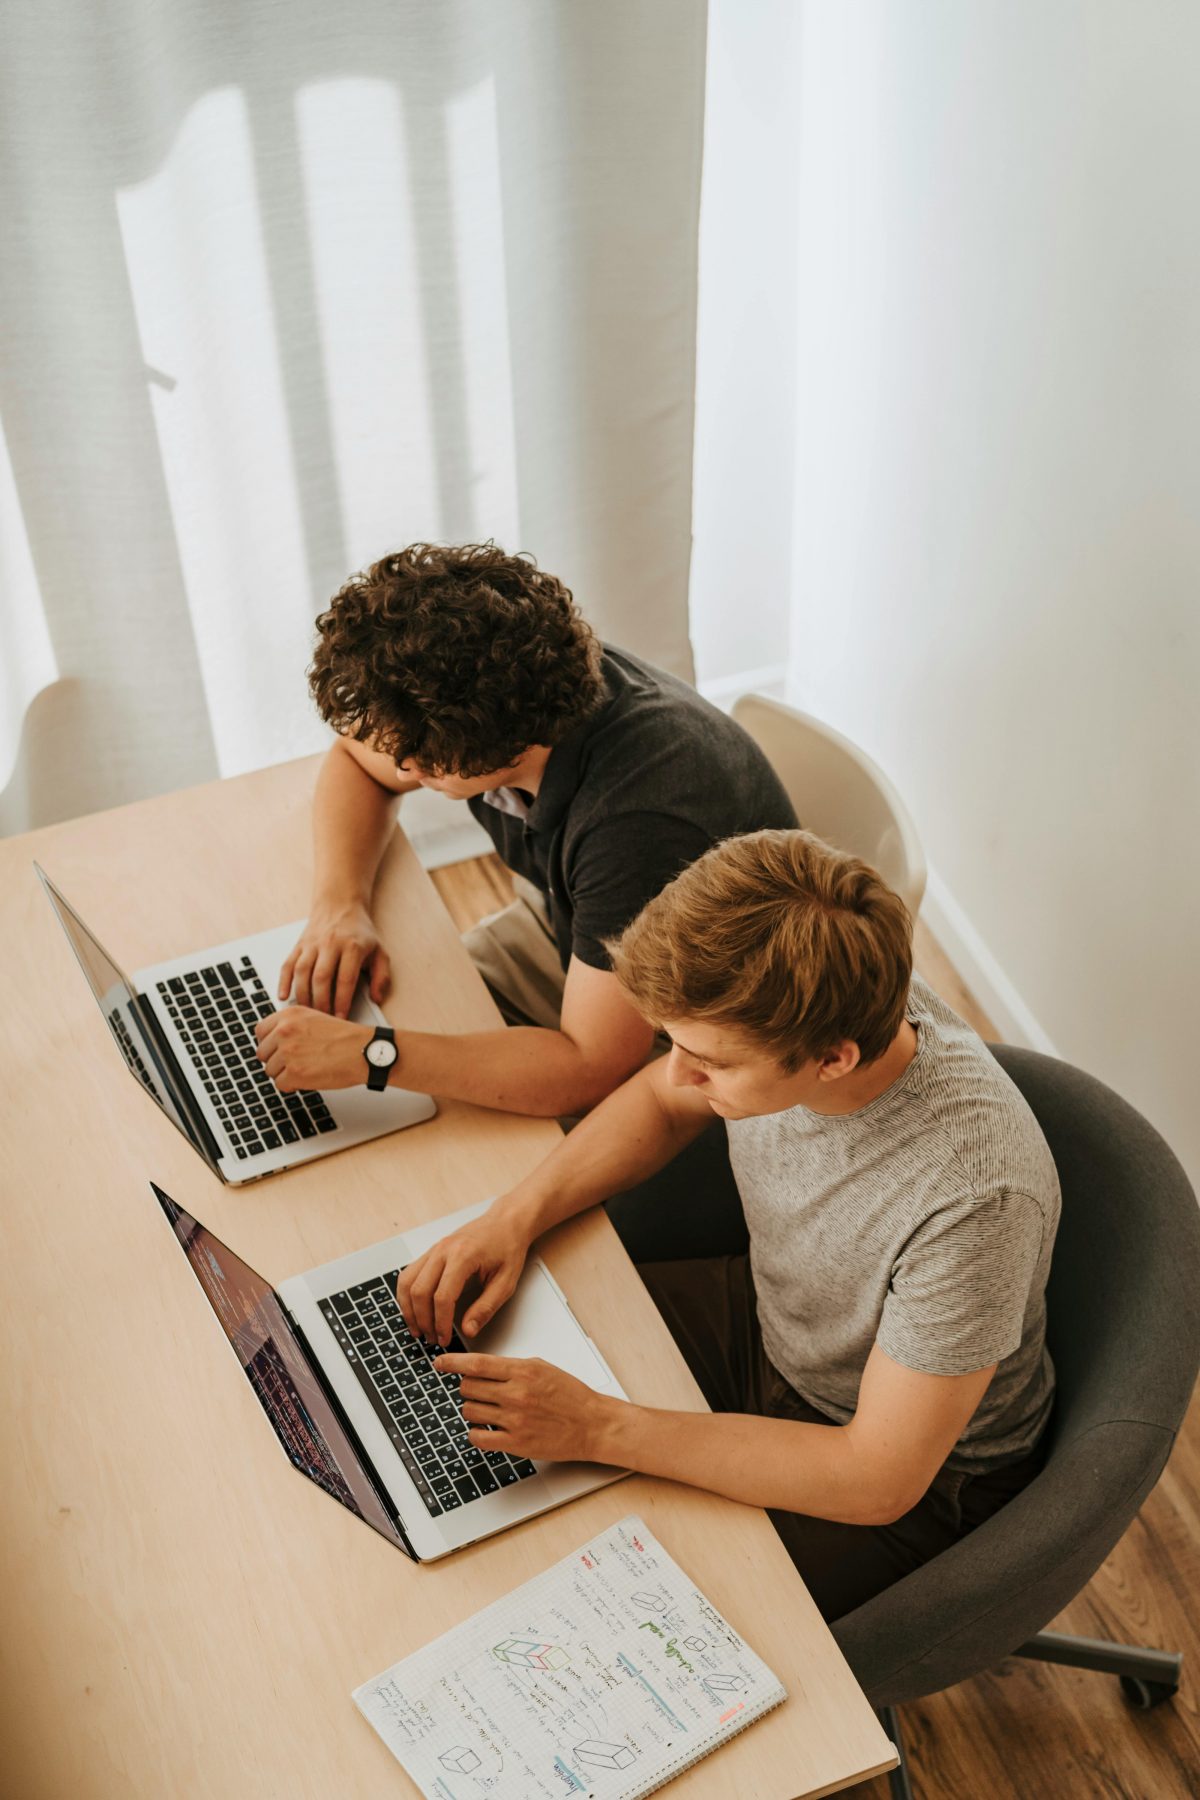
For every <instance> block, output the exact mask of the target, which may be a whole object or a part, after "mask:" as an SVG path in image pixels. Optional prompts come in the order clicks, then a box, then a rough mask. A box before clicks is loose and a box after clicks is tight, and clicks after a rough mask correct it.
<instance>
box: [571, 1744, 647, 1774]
mask: <svg viewBox="0 0 1200 1800" xmlns="http://www.w3.org/2000/svg"><path fill="white" fill-rule="evenodd" d="M575 1756H576V1759H577V1760H578V1761H579V1762H581V1763H591V1764H592V1766H593V1768H597V1769H627V1768H628V1767H629V1765H630V1763H631V1762H633V1760H634V1755H633V1751H632V1750H631V1749H630V1748H629V1745H628V1744H606V1743H605V1742H604V1741H603V1739H602V1738H584V1740H583V1742H582V1744H576V1746H575Z"/></svg>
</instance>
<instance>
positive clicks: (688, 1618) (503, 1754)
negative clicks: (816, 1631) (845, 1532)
mask: <svg viewBox="0 0 1200 1800" xmlns="http://www.w3.org/2000/svg"><path fill="white" fill-rule="evenodd" d="M786 1699H787V1691H786V1689H785V1688H783V1687H782V1686H781V1685H780V1683H779V1681H778V1680H777V1679H776V1677H775V1676H774V1675H773V1674H772V1673H771V1671H770V1669H768V1668H767V1666H766V1664H765V1663H764V1662H762V1661H760V1659H759V1658H758V1657H757V1656H755V1654H754V1652H753V1650H750V1649H749V1648H748V1647H747V1646H746V1645H745V1644H744V1643H743V1642H742V1640H741V1638H740V1637H739V1636H738V1634H737V1632H736V1631H734V1629H733V1627H732V1626H731V1625H730V1624H729V1623H728V1621H727V1620H726V1619H724V1618H722V1616H721V1614H720V1613H719V1612H718V1611H717V1609H716V1607H715V1606H713V1605H711V1604H710V1602H709V1601H708V1600H706V1599H705V1598H704V1595H703V1594H702V1593H701V1592H700V1590H699V1588H697V1587H696V1586H695V1584H694V1583H693V1582H691V1581H689V1580H688V1577H687V1576H686V1575H685V1574H684V1572H683V1570H682V1569H681V1568H680V1567H679V1566H678V1564H677V1563H675V1562H673V1561H672V1559H671V1558H670V1557H669V1556H668V1555H667V1552H666V1551H665V1550H664V1549H663V1547H662V1545H661V1544H660V1543H659V1542H658V1540H657V1538H655V1536H654V1534H653V1533H652V1532H651V1531H650V1530H649V1529H648V1527H647V1526H646V1525H645V1524H644V1523H643V1521H642V1520H641V1519H639V1518H636V1517H632V1516H631V1517H630V1518H627V1519H622V1520H621V1522H620V1524H618V1525H614V1526H612V1527H611V1528H610V1529H609V1530H608V1531H606V1532H604V1533H603V1535H602V1536H600V1537H598V1538H595V1539H594V1540H593V1541H592V1542H591V1543H590V1544H585V1545H584V1546H583V1548H582V1549H581V1550H576V1551H575V1552H574V1554H573V1555H571V1556H567V1557H564V1558H563V1560H562V1562H559V1563H555V1564H554V1565H553V1566H552V1567H551V1568H549V1569H546V1570H545V1571H544V1572H543V1573H542V1574H541V1575H536V1576H535V1577H534V1578H533V1580H532V1581H527V1582H526V1583H525V1585H524V1586H523V1587H519V1588H516V1589H514V1591H513V1592H512V1593H511V1594H508V1595H506V1596H505V1598H504V1599H502V1600H497V1601H496V1602H495V1604H494V1605H492V1606H489V1607H486V1608H485V1609H484V1611H483V1612H480V1613H476V1614H475V1615H474V1617H473V1618H470V1619H467V1620H466V1621H465V1622H464V1623H463V1624H462V1625H459V1626H457V1627H456V1628H455V1629H454V1630H453V1631H448V1632H447V1633H446V1635H445V1636H444V1637H440V1638H437V1639H435V1641H434V1642H433V1643H432V1644H427V1645H426V1646H425V1648H424V1649H423V1650H418V1651H417V1652H416V1653H415V1654H414V1655H412V1656H406V1657H405V1658H404V1660H403V1662H398V1663H396V1664H395V1665H394V1666H393V1667H392V1668H390V1669H388V1670H386V1671H385V1673H384V1674H382V1675H377V1676H376V1677H375V1679H374V1680H373V1681H368V1682H365V1683H364V1685H363V1686H362V1687H360V1688H357V1689H356V1690H355V1693H354V1700H355V1702H356V1704H357V1705H358V1707H359V1708H360V1710H361V1711H362V1713H363V1715H364V1717H365V1718H366V1719H367V1720H368V1721H369V1722H370V1724H372V1725H373V1726H374V1727H375V1730H376V1731H377V1732H378V1733H379V1735H380V1737H381V1738H382V1739H383V1741H384V1743H385V1744H386V1745H387V1746H388V1748H389V1750H391V1752H392V1754H393V1755H394V1756H395V1757H397V1758H398V1760H399V1761H400V1762H401V1763H402V1764H403V1765H404V1768H405V1769H406V1770H407V1771H408V1773H409V1775H410V1776H411V1777H412V1780H413V1781H414V1783H415V1784H416V1787H417V1789H418V1790H419V1791H420V1793H422V1794H424V1795H426V1796H427V1800H482V1797H483V1796H487V1800H563V1797H564V1795H566V1796H570V1795H579V1796H581V1800H639V1797H640V1796H641V1795H642V1794H650V1793H653V1792H654V1790H655V1789H656V1788H659V1787H662V1785H663V1784H664V1782H667V1781H670V1779H671V1777H672V1776H673V1775H678V1774H679V1773H680V1771H681V1770H683V1769H687V1768H690V1767H691V1765H692V1764H693V1763H694V1762H698V1761H699V1760H700V1758H701V1757H702V1756H707V1755H708V1754H709V1752H710V1751H712V1750H716V1749H719V1748H720V1746H721V1745H722V1744H724V1743H725V1742H726V1741H727V1740H728V1739H729V1738H731V1737H735V1736H736V1735H737V1733H738V1732H739V1731H744V1730H745V1728H746V1726H747V1725H752V1724H753V1723H754V1721H755V1720H756V1719H759V1718H761V1717H762V1715H763V1714H764V1713H766V1712H770V1711H771V1709H772V1708H773V1707H776V1706H778V1705H779V1704H780V1702H781V1701H783V1700H786Z"/></svg>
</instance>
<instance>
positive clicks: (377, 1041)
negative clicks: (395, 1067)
mask: <svg viewBox="0 0 1200 1800" xmlns="http://www.w3.org/2000/svg"><path fill="white" fill-rule="evenodd" d="M364 1054H365V1056H366V1059H367V1061H368V1062H369V1063H373V1064H374V1066H375V1067H376V1068H377V1069H390V1068H391V1066H392V1064H393V1063H394V1062H395V1060H396V1046H395V1044H393V1043H390V1042H389V1041H388V1039H387V1038H373V1039H372V1041H371V1042H370V1043H369V1044H368V1045H367V1048H366V1051H365V1052H364Z"/></svg>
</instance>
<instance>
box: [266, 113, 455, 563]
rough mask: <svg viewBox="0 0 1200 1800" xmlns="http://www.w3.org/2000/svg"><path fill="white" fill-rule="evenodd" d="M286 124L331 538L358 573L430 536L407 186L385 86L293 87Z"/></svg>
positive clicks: (430, 461) (427, 427)
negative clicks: (314, 317)
mask: <svg viewBox="0 0 1200 1800" xmlns="http://www.w3.org/2000/svg"><path fill="white" fill-rule="evenodd" d="M296 122H297V127H298V136H299V144H300V161H301V168H302V170H303V176H304V195H305V205H306V210H307V215H308V230H309V236H310V239H311V243H312V264H313V281H314V285H315V289H316V295H317V311H318V316H319V319H320V327H321V351H322V356H323V359H324V364H325V384H326V397H327V404H328V407H329V419H330V428H331V432H332V436H333V447H334V464H335V470H336V479H337V489H338V495H339V498H340V501H341V509H342V528H343V531H344V534H345V539H346V545H347V549H348V551H349V555H350V559H351V561H352V562H353V563H354V565H355V566H356V567H357V566H359V565H360V564H361V563H364V562H368V561H371V560H372V559H373V558H375V557H377V556H380V555H382V554H383V552H384V551H386V550H389V549H392V548H393V547H395V546H397V545H399V544H402V543H405V542H407V541H409V540H410V539H413V538H418V537H437V536H438V534H439V532H440V531H441V522H440V518H439V514H438V503H437V481H436V469H435V461H434V443H433V426H432V422H431V417H430V395H429V393H428V391H427V387H426V383H425V379H424V371H425V347H424V321H423V319H422V316H421V308H420V306H419V304H418V292H417V287H418V281H417V261H418V246H417V242H416V232H415V226H414V220H413V211H412V209H413V197H412V176H411V171H410V169H409V166H408V157H407V154H406V144H405V135H404V129H403V121H402V117H401V111H400V99H399V96H398V95H397V92H396V88H395V85H394V84H393V83H392V82H382V81H368V80H348V81H328V82H321V83H320V84H319V85H316V86H313V87H308V88H305V89H304V90H303V91H302V92H301V93H300V94H298V95H297V98H296ZM347 573H349V571H347Z"/></svg>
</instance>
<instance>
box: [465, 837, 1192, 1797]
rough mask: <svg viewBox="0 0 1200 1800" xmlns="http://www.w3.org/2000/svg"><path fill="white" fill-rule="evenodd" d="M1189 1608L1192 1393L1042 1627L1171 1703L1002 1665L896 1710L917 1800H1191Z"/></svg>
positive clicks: (496, 893) (936, 959)
mask: <svg viewBox="0 0 1200 1800" xmlns="http://www.w3.org/2000/svg"><path fill="white" fill-rule="evenodd" d="M432 878H433V882H434V885H435V886H436V887H437V890H438V892H439V893H440V894H441V896H442V899H443V901H444V903H445V905H446V906H447V908H448V909H449V911H450V914H451V917H452V918H453V919H454V922H455V924H456V925H457V926H458V928H459V930H460V931H464V930H466V929H467V928H468V927H469V926H471V925H473V924H475V923H476V921H477V920H479V919H481V918H483V917H485V916H486V915H487V914H488V913H490V912H495V911H496V910H497V909H498V908H499V907H501V906H504V905H506V904H507V903H508V900H509V899H510V898H511V897H512V885H511V882H510V881H509V877H508V871H507V869H505V867H504V865H503V864H502V863H501V862H500V861H499V860H498V859H497V858H496V857H494V856H483V857H478V858H476V859H475V860H474V861H472V862H467V863H457V864H454V865H452V866H450V867H447V868H444V869H436V870H434V871H432ZM915 957H916V964H917V968H918V970H919V971H920V973H921V974H922V975H923V976H924V978H925V980H926V981H928V982H929V984H930V986H931V987H933V988H934V989H935V990H936V991H937V992H938V993H939V994H941V995H942V997H943V998H944V999H945V1000H946V1001H948V1002H949V1004H950V1005H951V1006H953V1007H954V1008H955V1010H956V1011H958V1012H959V1013H961V1014H962V1016H963V1017H964V1018H966V1019H969V1020H970V1022H971V1024H973V1025H974V1026H975V1028H976V1030H977V1031H979V1032H980V1034H981V1035H982V1036H984V1037H992V1038H994V1037H995V1036H996V1031H995V1028H994V1027H993V1025H992V1024H991V1021H990V1020H989V1019H988V1018H987V1016H986V1014H985V1013H983V1012H982V1011H981V1009H980V1008H979V1007H978V1005H977V1004H976V1002H975V1000H974V999H973V997H972V995H971V994H970V992H969V991H968V989H967V988H966V987H965V986H964V985H963V983H962V981H961V980H960V978H959V976H958V974H957V973H956V971H955V970H954V968H953V967H952V965H951V964H950V962H949V961H948V960H947V958H946V956H945V955H944V954H943V952H942V950H941V948H940V947H939V945H938V944H937V942H936V940H935V939H934V937H933V935H932V934H931V933H930V932H929V930H928V929H927V928H926V927H925V926H924V925H922V924H921V923H920V922H919V921H918V924H917V929H916V936H915ZM1198 1303H1200V1298H1198ZM1198 1601H1200V1398H1198V1399H1197V1400H1195V1401H1193V1403H1192V1408H1191V1411H1190V1413H1189V1414H1188V1418H1187V1421H1186V1423H1185V1426H1184V1429H1183V1431H1182V1432H1181V1434H1180V1437H1179V1441H1178V1443H1177V1444H1176V1447H1175V1453H1174V1455H1173V1457H1172V1459H1171V1462H1170V1464H1169V1466H1168V1468H1167V1472H1166V1474H1165V1475H1164V1476H1163V1479H1162V1480H1161V1481H1160V1482H1159V1484H1158V1487H1157V1488H1156V1489H1155V1491H1154V1493H1153V1494H1151V1496H1150V1498H1149V1500H1148V1501H1147V1502H1146V1504H1145V1506H1144V1507H1143V1508H1142V1511H1141V1513H1140V1515H1139V1516H1138V1518H1137V1519H1136V1520H1135V1521H1134V1523H1133V1525H1132V1526H1131V1527H1130V1529H1129V1530H1128V1531H1127V1532H1126V1534H1125V1536H1124V1538H1123V1539H1122V1540H1121V1542H1120V1543H1119V1544H1118V1545H1117V1548H1116V1550H1115V1551H1114V1552H1113V1554H1112V1555H1111V1556H1110V1557H1109V1558H1108V1560H1107V1562H1105V1564H1104V1565H1103V1567H1102V1568H1101V1569H1100V1570H1099V1572H1098V1573H1097V1574H1096V1575H1095V1576H1094V1578H1093V1579H1092V1580H1091V1581H1090V1582H1089V1583H1088V1585H1087V1587H1086V1588H1085V1589H1084V1590H1083V1592H1082V1594H1080V1595H1079V1596H1078V1598H1077V1599H1076V1600H1074V1601H1073V1602H1072V1603H1071V1605H1070V1606H1069V1607H1068V1608H1067V1609H1066V1611H1065V1612H1064V1613H1063V1614H1062V1615H1061V1617H1059V1618H1058V1619H1056V1620H1055V1621H1054V1627H1053V1628H1054V1629H1055V1630H1058V1631H1066V1632H1071V1633H1074V1634H1076V1635H1078V1636H1080V1637H1100V1638H1107V1639H1110V1640H1112V1641H1116V1642H1119V1643H1126V1644H1146V1645H1149V1646H1152V1647H1153V1648H1155V1649H1162V1650H1172V1651H1180V1650H1182V1651H1183V1652H1184V1655H1185V1657H1186V1661H1185V1663H1184V1672H1183V1685H1182V1687H1181V1688H1180V1690H1179V1693H1178V1694H1177V1695H1176V1697H1175V1699H1174V1701H1172V1702H1170V1703H1169V1704H1167V1705H1166V1706H1161V1707H1159V1708H1157V1709H1156V1710H1155V1711H1154V1712H1150V1713H1141V1712H1135V1711H1134V1710H1133V1709H1132V1708H1131V1707H1130V1706H1129V1705H1128V1704H1127V1703H1126V1701H1125V1700H1124V1698H1123V1697H1122V1694H1121V1691H1120V1688H1119V1686H1118V1684H1117V1682H1116V1681H1115V1680H1114V1679H1113V1677H1112V1676H1105V1675H1092V1674H1089V1673H1087V1672H1086V1671H1084V1670H1079V1669H1064V1668H1054V1667H1051V1666H1050V1665H1048V1664H1045V1663H1031V1662H1025V1661H1023V1660H1021V1659H1020V1658H1018V1657H1012V1658H1010V1659H1009V1660H1008V1661H1007V1662H1003V1663H1001V1664H1000V1665H999V1666H998V1667H997V1668H995V1669H993V1670H991V1671H989V1672H988V1673H987V1674H986V1675H981V1676H978V1677H977V1678H976V1679H975V1680H973V1681H965V1682H962V1683H961V1684H960V1685H959V1686H958V1687H954V1688H949V1689H947V1691H946V1692H945V1693H942V1694H935V1695H933V1696H931V1697H930V1698H929V1699H927V1700H921V1701H918V1702H916V1703H915V1704H913V1705H912V1706H906V1707H904V1708H903V1709H902V1712H901V1722H902V1725H903V1729H904V1734H905V1744H906V1747H907V1750H908V1758H909V1764H910V1767H911V1769H912V1778H913V1786H914V1788H915V1790H916V1794H917V1800H1093V1796H1095V1797H1096V1800H1196V1797H1197V1796H1200V1708H1198V1703H1197V1687H1196V1668H1197V1665H1200V1626H1198V1624H1197V1603H1198ZM848 1791H849V1792H850V1793H851V1794H853V1795H854V1796H855V1800H887V1796H888V1784H887V1781H886V1779H884V1778H882V1777H880V1778H878V1779H876V1780H875V1781H871V1782H863V1783H862V1784H860V1786H858V1787H856V1788H852V1789H850V1790H848ZM731 1800H735V1797H733V1796H731Z"/></svg>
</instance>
